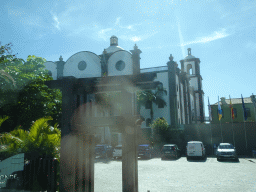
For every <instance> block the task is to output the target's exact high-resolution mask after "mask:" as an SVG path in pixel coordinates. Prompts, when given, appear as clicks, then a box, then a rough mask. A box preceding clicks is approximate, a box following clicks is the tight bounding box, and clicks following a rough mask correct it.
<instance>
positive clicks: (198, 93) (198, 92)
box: [180, 48, 204, 123]
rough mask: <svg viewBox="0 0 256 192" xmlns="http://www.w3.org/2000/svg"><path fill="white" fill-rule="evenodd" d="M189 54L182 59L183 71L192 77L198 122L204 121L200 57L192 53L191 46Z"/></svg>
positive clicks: (191, 82) (191, 84)
mask: <svg viewBox="0 0 256 192" xmlns="http://www.w3.org/2000/svg"><path fill="white" fill-rule="evenodd" d="M187 50H188V55H187V56H186V57H185V58H184V60H181V61H180V62H181V71H182V72H185V73H187V75H188V76H189V78H190V81H189V84H190V86H191V87H193V89H194V100H195V103H194V106H191V107H192V109H193V108H194V111H195V118H196V121H197V122H201V123H203V122H204V92H203V87H202V80H203V78H202V76H201V74H200V59H199V58H196V57H194V56H193V55H191V48H188V49H187Z"/></svg>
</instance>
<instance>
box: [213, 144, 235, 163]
mask: <svg viewBox="0 0 256 192" xmlns="http://www.w3.org/2000/svg"><path fill="white" fill-rule="evenodd" d="M216 156H217V161H219V160H221V159H234V160H236V161H238V157H237V153H236V149H235V147H234V146H233V145H232V144H230V143H220V144H219V146H218V148H217V152H216Z"/></svg>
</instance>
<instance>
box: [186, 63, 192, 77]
mask: <svg viewBox="0 0 256 192" xmlns="http://www.w3.org/2000/svg"><path fill="white" fill-rule="evenodd" d="M187 73H188V74H189V75H192V74H193V68H192V65H191V64H188V65H187Z"/></svg>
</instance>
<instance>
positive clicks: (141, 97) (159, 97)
mask: <svg viewBox="0 0 256 192" xmlns="http://www.w3.org/2000/svg"><path fill="white" fill-rule="evenodd" d="M163 95H167V91H166V89H164V88H163V87H162V86H161V87H157V88H156V90H154V91H152V90H145V91H140V92H138V93H137V102H138V105H139V109H140V108H141V105H144V106H148V107H149V109H150V119H151V122H153V117H154V112H153V103H154V104H156V105H161V104H162V105H163V106H166V102H165V100H164V99H163Z"/></svg>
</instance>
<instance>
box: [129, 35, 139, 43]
mask: <svg viewBox="0 0 256 192" xmlns="http://www.w3.org/2000/svg"><path fill="white" fill-rule="evenodd" d="M130 39H131V40H132V41H133V42H136V41H141V38H140V37H137V36H134V37H131V38H130Z"/></svg>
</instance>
